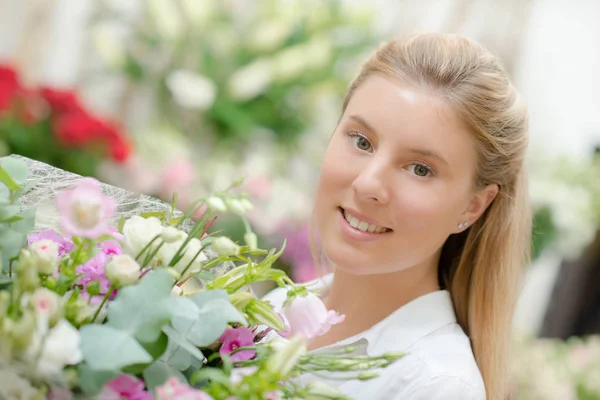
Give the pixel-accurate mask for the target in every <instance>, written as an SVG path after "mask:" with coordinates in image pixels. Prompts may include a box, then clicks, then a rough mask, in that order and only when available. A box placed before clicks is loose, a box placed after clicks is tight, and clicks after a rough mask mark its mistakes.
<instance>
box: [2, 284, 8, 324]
mask: <svg viewBox="0 0 600 400" xmlns="http://www.w3.org/2000/svg"><path fill="white" fill-rule="evenodd" d="M9 305H10V294H9V293H8V292H6V291H2V292H0V321H1V320H2V319H3V317H4V316H5V315H6V313H7V312H8V306H9Z"/></svg>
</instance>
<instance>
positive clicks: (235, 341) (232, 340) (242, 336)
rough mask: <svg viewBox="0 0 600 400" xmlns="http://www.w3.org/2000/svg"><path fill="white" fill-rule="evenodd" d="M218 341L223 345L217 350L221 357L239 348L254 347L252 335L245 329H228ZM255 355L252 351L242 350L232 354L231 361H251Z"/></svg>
mask: <svg viewBox="0 0 600 400" xmlns="http://www.w3.org/2000/svg"><path fill="white" fill-rule="evenodd" d="M219 341H221V343H223V344H222V345H221V349H220V350H219V354H221V357H223V356H225V355H230V354H231V353H233V352H234V351H235V350H236V349H239V348H240V347H246V346H252V345H254V334H253V333H252V331H251V330H250V329H248V328H246V327H240V328H229V329H226V330H225V332H223V334H222V335H221V337H220V338H219ZM255 355H256V351H254V350H242V351H238V352H236V353H234V354H232V355H231V361H233V362H237V361H246V360H250V359H252V358H253V357H254V356H255Z"/></svg>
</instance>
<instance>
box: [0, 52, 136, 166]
mask: <svg viewBox="0 0 600 400" xmlns="http://www.w3.org/2000/svg"><path fill="white" fill-rule="evenodd" d="M0 149H1V150H0V153H2V155H6V154H23V155H25V156H27V157H30V158H33V159H36V160H40V161H43V162H46V163H48V164H50V165H54V166H56V167H58V168H61V169H65V170H68V171H72V172H76V173H79V174H82V175H86V176H87V175H91V176H96V168H97V166H98V164H99V163H100V162H101V161H103V160H105V159H111V160H113V161H115V162H117V163H123V162H124V161H126V160H127V159H128V157H129V155H130V154H131V151H132V149H131V144H130V142H129V141H128V139H127V138H126V137H125V135H124V134H123V132H122V131H121V129H120V128H119V127H118V126H117V125H116V124H113V123H111V122H109V121H106V120H104V119H102V118H100V117H98V116H96V115H94V114H93V113H91V112H90V111H89V110H88V109H86V108H85V107H84V106H83V104H82V103H81V101H80V99H79V97H78V96H77V94H76V93H75V92H74V91H72V90H60V89H56V88H52V87H46V86H41V87H27V86H26V85H24V84H23V82H22V81H21V79H20V77H19V74H18V72H17V71H16V70H15V69H13V68H11V67H10V66H7V65H2V64H0Z"/></svg>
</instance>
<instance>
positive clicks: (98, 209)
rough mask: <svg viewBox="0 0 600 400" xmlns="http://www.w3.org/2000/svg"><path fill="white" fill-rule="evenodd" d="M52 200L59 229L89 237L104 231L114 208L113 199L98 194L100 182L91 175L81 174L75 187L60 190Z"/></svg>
mask: <svg viewBox="0 0 600 400" xmlns="http://www.w3.org/2000/svg"><path fill="white" fill-rule="evenodd" d="M56 204H57V207H58V210H59V211H60V213H61V216H60V226H61V229H62V231H63V233H65V234H67V235H69V236H82V237H86V238H90V239H96V238H98V237H100V236H102V235H104V234H106V233H107V232H108V221H109V219H110V218H112V216H113V215H114V214H115V212H116V210H117V203H116V202H115V200H114V199H113V198H112V197H110V196H105V195H104V194H102V189H101V188H100V183H99V182H98V181H97V180H95V179H92V178H84V179H82V180H81V181H79V183H78V184H77V186H75V188H73V189H71V190H65V191H62V192H60V193H59V194H58V195H57V196H56Z"/></svg>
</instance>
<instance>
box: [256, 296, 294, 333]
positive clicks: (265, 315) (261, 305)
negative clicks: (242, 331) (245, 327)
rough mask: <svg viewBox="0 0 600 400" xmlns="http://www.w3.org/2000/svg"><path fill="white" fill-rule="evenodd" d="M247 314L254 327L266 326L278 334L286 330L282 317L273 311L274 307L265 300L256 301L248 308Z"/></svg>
mask: <svg viewBox="0 0 600 400" xmlns="http://www.w3.org/2000/svg"><path fill="white" fill-rule="evenodd" d="M246 313H247V314H248V317H249V318H250V319H251V324H252V325H266V326H268V327H269V328H273V329H275V330H276V331H277V332H283V331H285V330H286V327H285V324H284V322H283V320H282V319H281V317H280V316H279V315H278V314H277V313H276V312H275V310H273V306H271V304H270V303H268V302H266V301H264V300H258V299H254V300H252V301H250V303H249V304H248V306H247V307H246Z"/></svg>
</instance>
